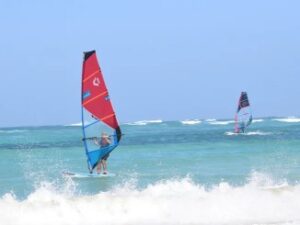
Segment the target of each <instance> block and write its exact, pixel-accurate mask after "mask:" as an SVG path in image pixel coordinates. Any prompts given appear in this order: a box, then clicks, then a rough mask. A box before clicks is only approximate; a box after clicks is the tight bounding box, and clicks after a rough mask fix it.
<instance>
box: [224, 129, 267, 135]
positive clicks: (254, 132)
mask: <svg viewBox="0 0 300 225" xmlns="http://www.w3.org/2000/svg"><path fill="white" fill-rule="evenodd" d="M225 135H228V136H232V135H245V136H252V135H259V136H265V135H272V132H263V131H259V130H257V131H249V132H245V133H235V132H231V131H227V132H225Z"/></svg>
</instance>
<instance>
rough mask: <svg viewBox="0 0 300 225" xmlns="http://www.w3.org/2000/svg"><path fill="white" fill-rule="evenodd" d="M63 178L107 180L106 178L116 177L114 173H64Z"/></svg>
mask: <svg viewBox="0 0 300 225" xmlns="http://www.w3.org/2000/svg"><path fill="white" fill-rule="evenodd" d="M63 176H65V177H71V178H106V177H115V176H116V174H114V173H107V174H103V173H99V174H98V173H74V172H63Z"/></svg>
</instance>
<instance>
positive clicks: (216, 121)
mask: <svg viewBox="0 0 300 225" xmlns="http://www.w3.org/2000/svg"><path fill="white" fill-rule="evenodd" d="M208 123H209V124H211V125H228V124H231V123H234V120H213V121H208Z"/></svg>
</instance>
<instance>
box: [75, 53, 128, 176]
mask: <svg viewBox="0 0 300 225" xmlns="http://www.w3.org/2000/svg"><path fill="white" fill-rule="evenodd" d="M81 109H82V135H83V138H82V141H83V146H84V149H85V153H86V157H87V165H88V170H89V172H90V173H92V172H93V169H94V168H95V167H96V166H97V164H98V162H99V161H100V160H101V159H102V157H103V156H105V155H106V154H109V153H110V152H112V151H113V150H114V149H115V148H116V147H117V146H118V144H119V142H120V140H121V136H122V133H121V129H120V127H119V124H118V121H117V118H116V115H115V112H114V110H113V107H112V103H111V100H110V97H109V94H108V90H107V88H106V85H105V82H104V78H103V74H102V72H101V69H100V66H99V64H98V60H97V56H96V51H89V52H84V59H83V65H82V90H81ZM102 132H105V133H107V134H109V137H110V139H111V143H110V144H109V145H108V146H106V147H101V146H99V145H97V143H95V140H96V139H97V138H100V136H101V133H102ZM103 176H105V175H103Z"/></svg>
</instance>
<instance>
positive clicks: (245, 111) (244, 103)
mask: <svg viewBox="0 0 300 225" xmlns="http://www.w3.org/2000/svg"><path fill="white" fill-rule="evenodd" d="M251 122H252V112H251V108H250V102H249V99H248V95H247V92H242V93H241V96H240V98H239V102H238V108H237V111H236V114H235V132H236V133H244V132H245V129H246V128H247V127H248V126H249V125H250V124H251Z"/></svg>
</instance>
